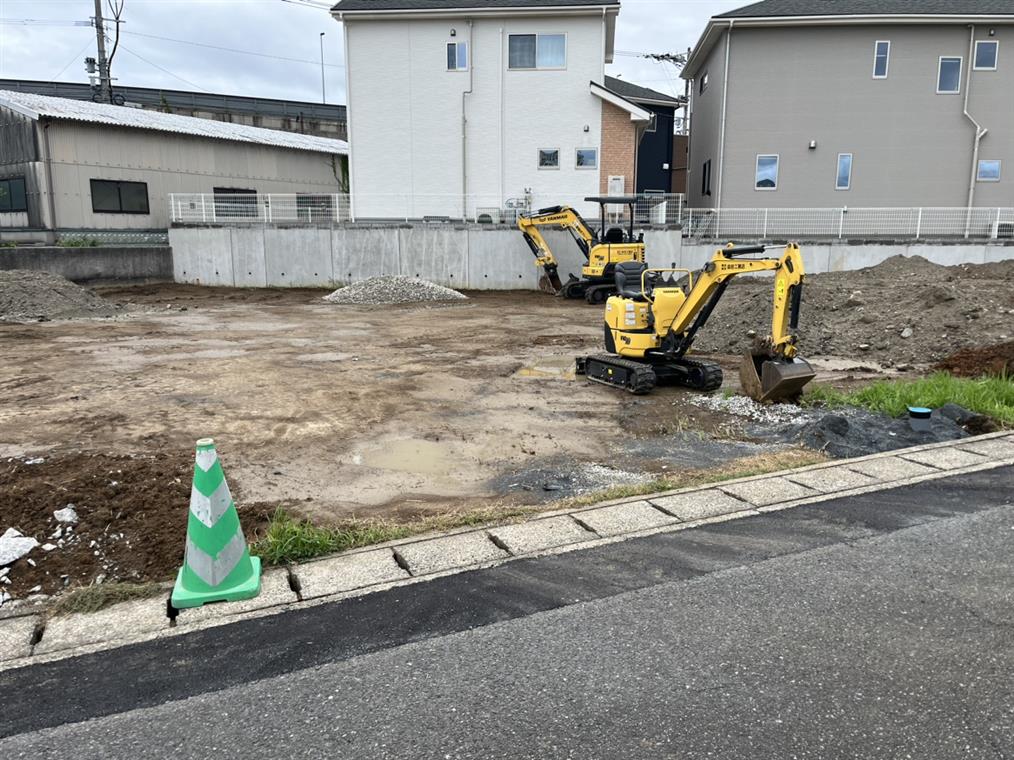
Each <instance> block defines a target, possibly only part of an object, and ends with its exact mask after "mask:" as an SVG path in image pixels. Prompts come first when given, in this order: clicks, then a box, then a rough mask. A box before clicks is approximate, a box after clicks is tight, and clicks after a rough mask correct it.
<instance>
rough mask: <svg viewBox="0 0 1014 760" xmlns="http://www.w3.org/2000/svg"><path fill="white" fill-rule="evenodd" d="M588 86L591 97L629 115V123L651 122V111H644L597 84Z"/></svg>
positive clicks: (593, 83) (635, 104) (630, 101)
mask: <svg viewBox="0 0 1014 760" xmlns="http://www.w3.org/2000/svg"><path fill="white" fill-rule="evenodd" d="M590 84H591V93H592V95H595V96H596V97H598V98H601V99H602V100H604V101H606V102H607V103H612V104H613V105H614V106H616V107H617V108H621V109H623V110H624V111H626V112H627V113H629V114H630V120H631V121H634V122H647V121H651V111H646V110H645V109H643V108H641V106H639V105H637V103H635V102H634V101H632V100H629V99H628V98H625V97H623V96H622V95H619V94H617V93H615V92H613V91H612V90H610V89H609V88H608V87H606V86H605V85H601V84H599V83H598V82H591V83H590Z"/></svg>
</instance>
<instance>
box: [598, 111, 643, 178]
mask: <svg viewBox="0 0 1014 760" xmlns="http://www.w3.org/2000/svg"><path fill="white" fill-rule="evenodd" d="M636 136H637V132H636V128H635V127H634V122H632V121H631V120H630V114H629V113H627V112H626V111H624V110H622V109H620V108H617V107H616V106H614V105H613V104H612V103H606V102H603V103H602V156H601V160H600V162H599V167H600V169H599V176H600V181H599V192H600V193H602V194H603V195H605V194H606V192H607V191H608V189H609V177H611V176H612V177H616V176H620V175H622V176H623V177H626V184H625V191H626V192H627V193H634V192H635V191H636V190H637V187H636V185H635V184H634V179H635V178H634V170H635V166H636V160H635V157H636V153H635V151H634V140H635V138H636Z"/></svg>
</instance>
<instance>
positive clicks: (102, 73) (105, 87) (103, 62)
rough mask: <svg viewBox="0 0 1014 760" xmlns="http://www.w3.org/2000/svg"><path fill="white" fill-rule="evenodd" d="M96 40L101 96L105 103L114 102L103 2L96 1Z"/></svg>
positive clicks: (100, 0)
mask: <svg viewBox="0 0 1014 760" xmlns="http://www.w3.org/2000/svg"><path fill="white" fill-rule="evenodd" d="M95 40H96V42H98V47H99V61H98V66H99V95H100V101H101V102H103V103H112V102H113V83H112V81H111V80H110V79H109V59H108V58H106V28H105V26H104V24H103V19H102V0H95Z"/></svg>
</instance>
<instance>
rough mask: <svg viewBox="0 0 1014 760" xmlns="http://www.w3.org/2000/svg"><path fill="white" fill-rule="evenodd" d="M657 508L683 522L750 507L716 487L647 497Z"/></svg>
mask: <svg viewBox="0 0 1014 760" xmlns="http://www.w3.org/2000/svg"><path fill="white" fill-rule="evenodd" d="M649 501H650V502H651V503H652V504H654V505H655V506H656V507H658V508H659V509H661V510H663V511H665V512H668V513H669V514H671V515H673V516H674V517H678V518H679V519H680V520H683V521H684V522H690V521H692V520H705V519H707V518H709V517H718V516H719V515H731V514H734V513H736V512H743V511H744V510H748V509H752V507H751V506H750V505H749V504H745V503H744V502H742V501H741V500H739V499H734V498H733V497H731V496H729V495H728V494H725V493H722V492H721V491H719V490H718V489H716V488H710V489H708V490H706V491H691V492H690V493H680V494H676V495H675V496H663V497H660V498H657V499H649Z"/></svg>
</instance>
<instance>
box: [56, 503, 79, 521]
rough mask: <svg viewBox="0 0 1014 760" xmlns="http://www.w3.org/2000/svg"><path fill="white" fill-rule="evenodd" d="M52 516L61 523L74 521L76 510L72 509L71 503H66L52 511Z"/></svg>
mask: <svg viewBox="0 0 1014 760" xmlns="http://www.w3.org/2000/svg"><path fill="white" fill-rule="evenodd" d="M53 517H55V518H56V521H57V522H62V523H76V522H77V510H76V509H74V505H73V504H68V505H67V506H66V507H64V508H63V509H57V510H56V511H55V512H53Z"/></svg>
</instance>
